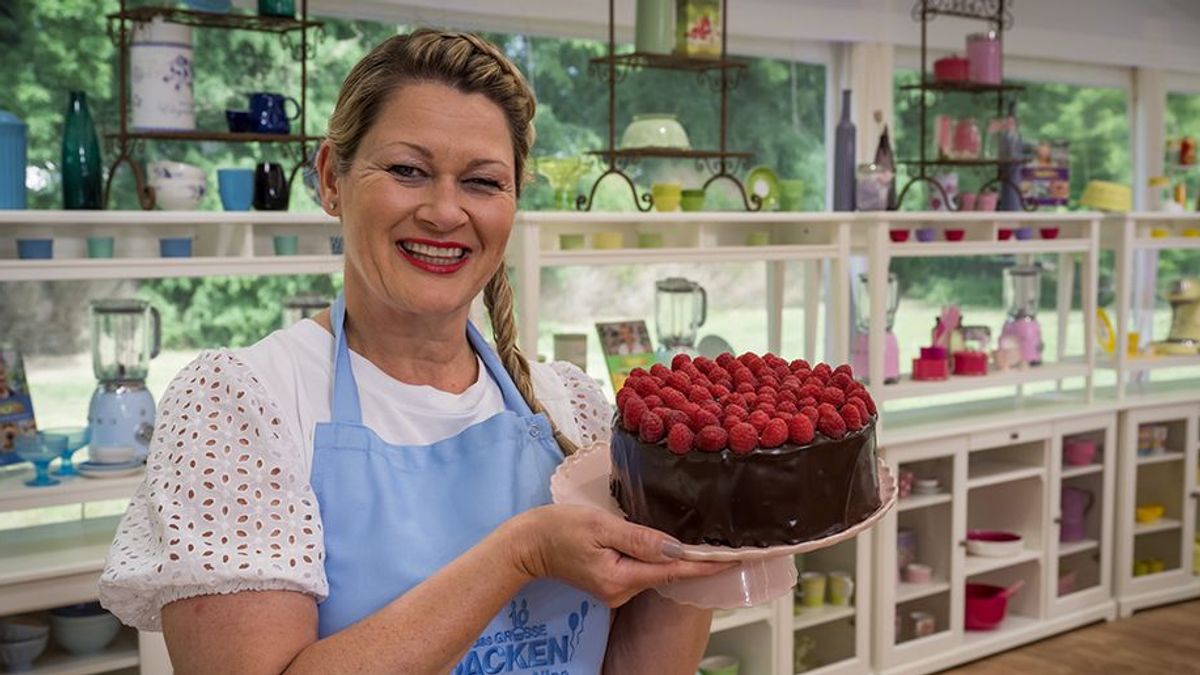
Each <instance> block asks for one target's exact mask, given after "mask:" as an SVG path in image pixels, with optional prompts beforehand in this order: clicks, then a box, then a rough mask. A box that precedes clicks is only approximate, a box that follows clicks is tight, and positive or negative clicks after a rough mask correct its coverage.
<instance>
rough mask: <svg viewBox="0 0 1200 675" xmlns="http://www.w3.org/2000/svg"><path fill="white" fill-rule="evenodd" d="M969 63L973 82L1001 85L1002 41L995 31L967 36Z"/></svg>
mask: <svg viewBox="0 0 1200 675" xmlns="http://www.w3.org/2000/svg"><path fill="white" fill-rule="evenodd" d="M967 61H968V62H969V64H970V67H969V69H968V70H969V72H970V77H971V81H972V82H978V83H980V84H1000V39H999V36H997V35H996V32H995V31H988V32H986V33H973V34H971V35H968V36H967Z"/></svg>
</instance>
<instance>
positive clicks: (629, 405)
mask: <svg viewBox="0 0 1200 675" xmlns="http://www.w3.org/2000/svg"><path fill="white" fill-rule="evenodd" d="M646 410H647V409H646V402H645V401H643V400H642V399H640V398H630V399H629V400H627V401H626V402H625V410H624V412H622V413H621V421H622V422H624V423H625V428H626V429H628V430H629V431H631V432H633V433H637V430H638V424H639V423H640V422H641V420H642V415H645V414H646Z"/></svg>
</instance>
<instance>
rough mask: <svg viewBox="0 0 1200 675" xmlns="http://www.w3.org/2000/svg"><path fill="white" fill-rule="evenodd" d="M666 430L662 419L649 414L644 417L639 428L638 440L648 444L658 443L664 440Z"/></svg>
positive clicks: (651, 413)
mask: <svg viewBox="0 0 1200 675" xmlns="http://www.w3.org/2000/svg"><path fill="white" fill-rule="evenodd" d="M666 429H667V428H666V425H665V424H664V423H663V420H662V418H661V417H659V416H658V415H655V414H654V413H653V412H647V413H645V414H643V415H642V420H641V424H640V425H639V426H638V438H640V439H642V440H643V441H644V442H646V443H657V442H659V441H661V440H662V437H663V434H665V433H666Z"/></svg>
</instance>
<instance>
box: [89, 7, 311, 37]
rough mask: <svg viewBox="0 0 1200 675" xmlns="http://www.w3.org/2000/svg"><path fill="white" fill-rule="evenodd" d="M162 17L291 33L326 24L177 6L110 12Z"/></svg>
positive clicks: (132, 17)
mask: <svg viewBox="0 0 1200 675" xmlns="http://www.w3.org/2000/svg"><path fill="white" fill-rule="evenodd" d="M160 17H161V18H162V20H163V21H167V22H169V23H181V24H184V25H187V26H204V27H208V28H224V29H228V30H249V31H257V32H260V33H290V32H292V31H298V30H304V29H306V28H317V27H320V26H322V25H323V22H321V21H309V20H308V19H307V18H301V19H295V18H292V17H287V16H262V15H259V14H235V13H217V12H197V11H193V10H188V9H180V8H177V7H131V8H126V9H125V10H123V11H121V12H117V13H115V14H109V15H108V19H109V21H120V20H122V19H124V20H126V21H133V22H136V23H142V22H146V21H151V20H153V19H156V18H160Z"/></svg>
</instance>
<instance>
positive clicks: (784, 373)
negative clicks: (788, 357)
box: [771, 363, 792, 382]
mask: <svg viewBox="0 0 1200 675" xmlns="http://www.w3.org/2000/svg"><path fill="white" fill-rule="evenodd" d="M771 371H772V372H774V373H775V379H777V380H779V381H780V382H783V378H785V377H791V376H792V371H790V370H788V367H787V364H786V363H785V364H783V365H780V366H776V367H774V368H772V369H771Z"/></svg>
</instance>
